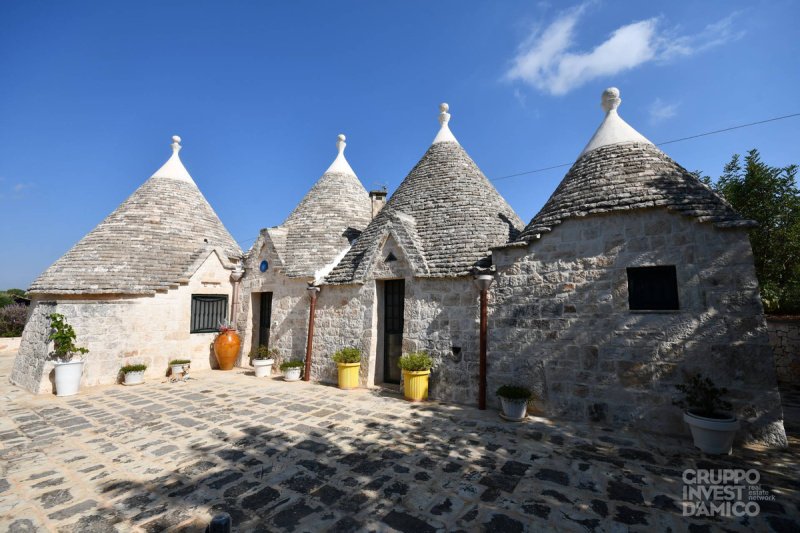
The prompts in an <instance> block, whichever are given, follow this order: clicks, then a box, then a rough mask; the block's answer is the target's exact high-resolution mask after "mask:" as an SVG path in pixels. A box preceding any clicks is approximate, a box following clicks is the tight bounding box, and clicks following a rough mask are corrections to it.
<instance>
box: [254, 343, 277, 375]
mask: <svg viewBox="0 0 800 533" xmlns="http://www.w3.org/2000/svg"><path fill="white" fill-rule="evenodd" d="M277 354H278V350H276V349H274V348H273V349H269V348H267V347H266V346H264V345H263V344H262V345H261V346H259V347H258V349H257V350H253V352H252V353H251V354H250V357H252V358H253V367H254V368H255V369H256V377H257V378H265V377H269V375H270V374H272V365H274V364H275V356H276V355H277Z"/></svg>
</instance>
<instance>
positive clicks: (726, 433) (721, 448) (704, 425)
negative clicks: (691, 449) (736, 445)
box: [683, 411, 739, 455]
mask: <svg viewBox="0 0 800 533" xmlns="http://www.w3.org/2000/svg"><path fill="white" fill-rule="evenodd" d="M683 421H684V422H686V423H687V424H689V429H690V430H691V431H692V438H693V439H694V445H695V446H696V447H698V448H700V449H701V450H702V451H704V452H705V453H708V454H713V455H720V454H729V453H731V449H732V448H733V438H734V437H735V436H736V431H737V430H738V429H739V421H738V420H736V418H733V417H731V418H727V419H717V418H706V417H704V416H698V415H696V414H693V413H690V412H689V411H686V412H685V413H683Z"/></svg>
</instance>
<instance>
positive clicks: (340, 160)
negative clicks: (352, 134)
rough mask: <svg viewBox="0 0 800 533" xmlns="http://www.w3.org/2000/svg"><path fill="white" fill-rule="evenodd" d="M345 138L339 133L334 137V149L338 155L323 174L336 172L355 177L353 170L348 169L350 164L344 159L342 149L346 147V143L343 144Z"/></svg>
mask: <svg viewBox="0 0 800 533" xmlns="http://www.w3.org/2000/svg"><path fill="white" fill-rule="evenodd" d="M346 139H347V137H345V136H344V133H340V134H339V135H338V136H337V137H336V149H337V150H338V151H339V153H338V154H337V155H336V159H334V160H333V163H331V166H329V167H328V170H326V171H325V172H326V173H327V172H337V173H339V174H352V175H353V176H355V175H356V173H355V172H353V169H352V168H351V167H350V164H349V163H348V162H347V159H345V158H344V148H345V146H347V143H346V142H344V141H345V140H346Z"/></svg>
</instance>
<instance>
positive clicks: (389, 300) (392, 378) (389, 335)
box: [383, 279, 406, 383]
mask: <svg viewBox="0 0 800 533" xmlns="http://www.w3.org/2000/svg"><path fill="white" fill-rule="evenodd" d="M405 294H406V282H405V281H404V280H402V279H400V280H392V281H385V282H384V285H383V381H384V382H385V383H400V368H399V367H398V366H397V362H398V360H399V359H400V356H401V355H402V354H403V300H404V299H405Z"/></svg>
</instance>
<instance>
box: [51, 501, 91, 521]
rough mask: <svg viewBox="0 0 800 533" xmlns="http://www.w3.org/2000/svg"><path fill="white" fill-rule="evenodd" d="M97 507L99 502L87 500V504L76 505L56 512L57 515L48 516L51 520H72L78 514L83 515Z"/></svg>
mask: <svg viewBox="0 0 800 533" xmlns="http://www.w3.org/2000/svg"><path fill="white" fill-rule="evenodd" d="M95 507H97V502H96V501H94V500H86V501H85V502H81V503H76V504H75V505H72V506H70V507H67V508H66V509H61V510H60V511H56V512H55V513H50V514H49V515H47V518H49V519H50V520H64V519H67V518H72V517H73V516H75V515H76V514H79V513H83V512H85V511H88V510H90V509H94V508H95Z"/></svg>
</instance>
